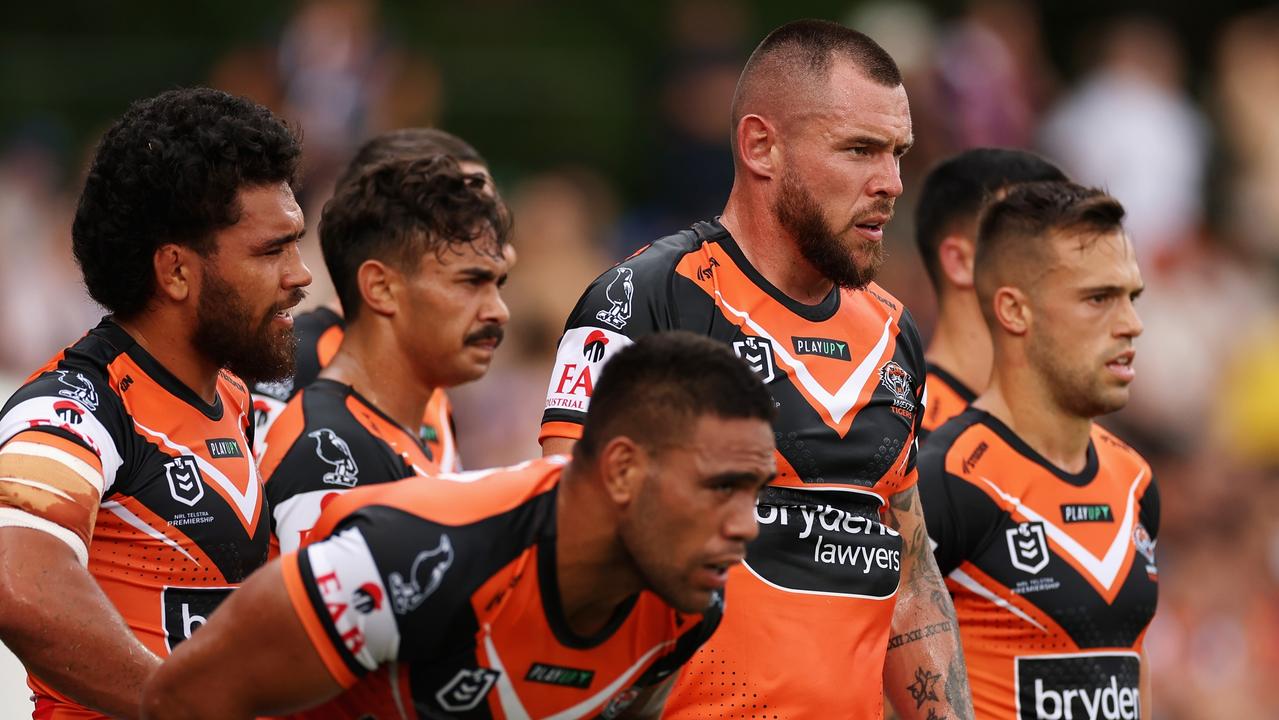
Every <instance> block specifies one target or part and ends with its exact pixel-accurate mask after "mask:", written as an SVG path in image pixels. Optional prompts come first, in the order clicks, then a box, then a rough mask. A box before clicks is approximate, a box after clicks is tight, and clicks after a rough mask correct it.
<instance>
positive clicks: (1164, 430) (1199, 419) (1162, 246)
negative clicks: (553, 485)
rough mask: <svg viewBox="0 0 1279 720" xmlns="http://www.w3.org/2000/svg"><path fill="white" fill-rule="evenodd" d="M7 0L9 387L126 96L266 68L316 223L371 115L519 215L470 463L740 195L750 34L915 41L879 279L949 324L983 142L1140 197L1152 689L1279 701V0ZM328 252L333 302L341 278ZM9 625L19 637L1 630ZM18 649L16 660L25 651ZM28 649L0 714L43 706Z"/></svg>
mask: <svg viewBox="0 0 1279 720" xmlns="http://www.w3.org/2000/svg"><path fill="white" fill-rule="evenodd" d="M4 15H5V22H3V23H0V56H3V57H4V63H3V65H2V66H0V98H3V101H0V394H2V395H3V396H5V397H7V396H8V394H9V392H11V390H12V389H13V388H14V387H15V386H16V384H17V383H18V382H19V381H20V380H21V378H22V377H24V376H25V375H26V374H27V373H29V372H30V371H31V370H33V369H34V368H35V367H36V366H38V365H39V364H40V363H42V362H43V361H44V360H45V359H46V358H48V357H49V356H50V355H51V354H52V353H54V352H56V351H57V350H58V349H59V348H61V347H63V346H64V345H66V344H68V343H70V342H72V341H73V340H74V339H75V338H76V337H77V336H78V335H79V334H80V333H82V332H83V331H84V330H85V329H86V328H88V327H90V326H91V325H92V324H93V323H94V321H95V320H96V317H97V314H98V312H99V311H98V309H97V308H96V307H95V306H94V305H93V303H92V302H91V301H90V300H89V299H88V298H87V297H86V295H85V293H84V291H83V287H82V285H81V283H80V280H79V273H78V270H77V268H76V267H75V264H74V261H73V260H72V259H71V254H70V250H69V233H70V224H71V223H70V218H71V213H72V211H73V208H74V203H75V199H76V196H77V194H78V192H79V187H80V178H81V174H82V172H83V165H84V158H85V157H86V156H87V154H88V152H89V150H90V148H91V147H92V143H93V142H95V140H96V137H97V134H98V133H99V132H101V129H102V128H103V126H104V124H105V123H107V122H108V121H109V120H110V119H111V118H113V117H115V116H117V115H119V114H120V113H121V112H122V111H123V109H124V107H125V106H126V105H127V103H128V102H129V101H130V100H132V99H136V98H141V97H145V96H148V95H152V94H154V93H156V92H158V91H160V90H162V89H165V88H168V87H173V86H175V85H186V84H210V85H213V86H215V87H219V88H222V89H225V90H228V91H231V92H235V93H239V94H243V95H247V96H249V97H252V98H254V99H256V100H258V101H259V102H262V103H264V104H266V105H268V106H269V107H271V108H272V109H273V110H275V111H276V112H278V113H280V114H282V115H283V116H284V117H286V118H287V119H289V120H290V121H291V122H293V123H295V124H296V125H297V126H299V127H300V128H301V129H302V130H303V134H304V139H305V149H306V151H305V152H306V154H305V167H306V175H305V178H304V181H303V183H304V184H303V187H302V189H301V192H300V197H301V199H302V203H303V207H304V209H305V211H306V213H307V218H308V224H309V225H310V226H311V229H312V232H311V233H310V234H308V236H307V238H306V240H305V244H306V252H307V257H308V260H309V261H310V263H311V265H312V267H313V269H320V268H322V266H323V263H322V261H321V260H320V256H319V252H318V246H317V244H316V240H315V233H314V225H315V223H316V222H317V221H318V219H319V216H320V209H321V208H322V206H323V203H324V201H325V200H326V199H327V197H328V195H329V194H330V192H331V189H332V183H333V179H334V174H335V173H336V172H337V170H338V169H340V168H341V167H342V165H343V164H344V163H345V162H346V161H347V159H348V157H349V155H350V153H351V151H352V149H353V148H354V147H355V146H357V145H358V144H359V143H360V142H361V141H362V140H363V139H365V138H366V137H368V136H369V135H371V134H374V133H377V132H381V131H384V130H387V129H390V128H394V127H403V126H409V125H439V126H441V127H443V128H445V129H447V130H450V131H452V132H455V133H457V134H459V135H461V136H462V137H464V138H466V139H467V140H468V141H470V142H471V143H472V144H474V145H475V147H476V148H478V149H479V150H480V151H481V152H482V153H483V154H484V155H485V156H486V157H487V158H488V160H489V161H490V163H491V164H492V167H493V170H494V174H495V176H496V178H497V181H498V184H499V186H500V187H501V190H502V193H503V194H504V196H505V197H506V198H507V199H508V201H509V202H510V204H511V206H512V208H513V210H514V213H515V217H516V229H515V240H514V242H515V246H516V248H517V249H518V252H519V256H520V257H519V262H518V264H517V265H516V266H515V268H514V271H513V273H512V276H511V280H510V283H509V286H508V290H507V298H508V301H509V303H510V305H511V310H512V320H511V325H510V329H509V333H508V336H507V342H506V343H505V344H504V345H503V347H502V349H501V350H500V351H499V353H498V357H497V360H496V361H495V363H494V366H493V369H492V371H491V372H490V373H489V375H488V377H486V378H485V379H484V380H482V381H480V382H478V383H475V384H473V385H470V386H467V387H465V388H461V389H459V390H458V391H457V392H456V393H454V394H453V397H454V402H455V404H456V407H457V421H458V436H459V439H460V442H461V446H462V453H463V460H464V462H465V463H466V464H467V465H468V466H469V467H473V468H474V467H481V466H487V465H493V464H502V463H510V462H515V461H518V460H521V459H524V458H527V457H529V456H531V455H534V454H537V453H538V448H537V443H536V434H537V425H538V420H539V417H540V413H541V407H542V401H543V398H544V395H545V391H546V384H547V382H548V380H549V372H550V367H551V363H552V360H553V353H554V348H555V343H556V339H557V337H558V334H559V332H560V330H561V327H562V322H563V320H564V318H565V317H566V316H567V314H568V312H569V311H570V309H571V308H572V306H573V304H574V303H575V302H576V300H577V294H578V292H580V290H581V289H582V288H583V287H584V286H585V285H586V283H587V282H588V281H589V280H590V279H591V278H593V277H594V276H595V275H597V274H599V273H600V272H601V271H603V270H604V269H605V268H607V267H608V266H609V265H610V264H611V263H613V262H616V261H617V260H619V259H621V258H622V257H624V256H625V255H627V254H629V253H630V252H632V251H634V250H635V249H637V248H638V247H639V246H641V245H642V244H644V243H646V242H649V241H651V240H653V239H655V238H656V237H658V236H660V235H662V234H666V233H669V232H672V231H674V230H677V229H679V228H681V227H685V226H687V225H688V224H690V223H691V222H692V221H694V220H697V219H702V218H706V217H709V216H711V215H713V214H714V213H715V212H717V211H718V209H719V208H720V207H722V203H723V200H724V198H725V197H726V196H727V193H728V189H729V184H730V183H731V180H732V161H731V156H730V154H729V150H728V136H729V128H728V120H727V116H728V106H729V100H730V99H731V97H732V93H733V89H734V85H735V81H736V76H737V73H738V70H739V68H740V66H741V63H742V62H743V60H744V59H745V57H746V54H747V53H748V52H749V51H750V49H751V48H752V47H753V46H754V44H755V43H756V42H758V40H759V39H760V38H761V37H762V35H763V34H764V33H765V32H766V31H767V30H768V29H770V28H772V27H775V26H776V25H778V24H780V23H782V22H785V21H786V20H789V19H793V18H795V17H803V16H815V17H827V18H832V19H838V20H842V21H844V22H846V23H848V24H849V25H851V26H853V27H856V28H859V29H861V30H863V31H865V32H868V33H869V34H870V35H871V36H873V37H875V38H877V39H878V40H879V41H880V42H881V43H883V44H884V45H885V47H887V48H888V50H889V51H890V52H891V53H892V54H893V56H894V57H895V58H896V59H897V60H898V62H899V63H900V65H901V67H902V71H903V74H904V76H905V78H906V87H907V91H908V93H909V94H910V98H911V106H912V114H913V117H914V130H915V134H916V145H915V149H914V150H913V151H912V152H911V154H910V155H908V156H907V157H906V158H905V160H904V161H903V165H902V167H903V174H904V180H905V183H906V193H905V195H904V196H903V198H902V199H901V200H900V202H899V205H898V212H897V219H896V220H894V222H893V223H892V224H891V225H890V226H889V228H888V233H887V234H888V238H887V244H888V248H889V252H890V258H889V262H888V264H887V265H886V266H885V268H884V270H883V272H882V275H881V283H882V284H883V285H885V286H886V287H887V288H888V289H890V290H891V291H893V292H894V293H896V294H898V296H899V297H901V298H902V299H903V300H904V301H905V302H906V303H907V305H908V306H910V308H911V309H912V311H913V312H914V314H915V316H916V317H917V318H919V319H920V322H921V325H922V327H923V330H924V332H928V330H929V328H930V326H931V322H932V316H933V298H932V297H931V296H930V295H929V291H928V290H927V289H926V288H927V287H928V284H927V282H925V281H924V278H923V270H922V267H921V266H920V264H919V261H918V258H917V257H916V256H915V254H914V250H913V242H911V233H912V232H913V228H912V227H911V226H910V220H909V218H910V217H911V214H912V213H911V212H910V210H911V207H910V206H911V203H912V202H913V199H914V193H915V189H916V187H917V184H918V181H919V179H920V178H921V177H922V175H923V173H924V172H925V171H926V170H927V169H928V167H929V166H930V165H931V164H933V163H934V162H936V161H937V160H939V159H941V158H943V157H945V156H947V155H949V154H951V153H953V152H956V151H959V150H962V149H964V148H968V147H973V146H977V145H1001V146H1011V147H1027V148H1032V149H1037V150H1039V151H1040V152H1043V153H1044V154H1046V155H1048V156H1049V157H1051V158H1052V159H1054V160H1055V161H1057V162H1058V163H1060V164H1061V165H1062V166H1063V167H1065V168H1066V169H1067V170H1068V171H1069V172H1070V173H1071V174H1072V175H1074V176H1075V177H1076V178H1077V179H1079V180H1081V181H1083V182H1087V183H1090V184H1096V185H1101V186H1104V187H1106V188H1108V189H1109V190H1110V191H1111V192H1113V193H1114V194H1116V195H1117V196H1118V197H1119V198H1120V199H1121V200H1122V201H1123V202H1124V204H1125V206H1126V207H1127V208H1128V212H1129V229H1130V230H1131V233H1132V235H1133V238H1134V242H1135V243H1136V245H1137V247H1138V251H1139V253H1140V256H1141V262H1142V268H1143V272H1144V275H1145V279H1146V283H1147V291H1146V293H1145V295H1144V297H1143V298H1142V300H1141V301H1140V303H1139V308H1140V309H1141V311H1142V315H1143V320H1144V322H1145V326H1146V333H1145V335H1144V336H1143V337H1142V338H1141V339H1140V340H1139V341H1138V346H1137V347H1138V356H1137V360H1136V364H1137V368H1138V372H1139V378H1138V380H1137V383H1136V385H1135V386H1134V395H1133V401H1132V403H1131V405H1130V406H1129V407H1128V408H1127V409H1125V410H1124V411H1123V412H1121V413H1118V414H1116V415H1115V416H1113V417H1111V418H1107V420H1106V423H1107V424H1108V425H1111V426H1113V427H1115V428H1116V429H1117V430H1118V431H1119V432H1120V433H1121V434H1123V436H1124V437H1125V438H1128V439H1130V440H1131V441H1132V442H1133V444H1135V445H1136V446H1138V447H1139V448H1140V449H1141V450H1142V451H1143V452H1144V453H1145V454H1146V456H1147V457H1148V458H1150V460H1151V462H1152V464H1153V465H1154V466H1155V469H1156V472H1157V474H1158V477H1159V480H1160V482H1161V488H1162V490H1161V495H1162V498H1163V515H1164V519H1163V523H1162V527H1161V531H1160V540H1159V554H1160V577H1161V578H1162V585H1163V587H1162V588H1161V595H1160V608H1159V612H1158V614H1157V616H1156V620H1155V624H1154V625H1153V626H1152V628H1151V629H1150V631H1149V634H1148V651H1149V654H1150V657H1151V662H1152V665H1153V669H1154V682H1155V689H1156V696H1155V703H1154V706H1155V717H1156V718H1160V719H1161V720H1164V719H1166V720H1198V719H1200V718H1204V719H1207V718H1214V719H1215V718H1279V684H1276V683H1274V682H1273V681H1272V679H1271V675H1272V671H1273V668H1275V667H1279V111H1277V108H1279V10H1277V9H1276V8H1275V7H1273V6H1264V5H1263V4H1261V3H1257V2H1246V1H1236V0H1219V1H1218V2H1214V3H1211V4H1203V3H1201V4H1184V5H1176V6H1169V5H1167V4H1164V3H1154V2H1120V1H1117V0H1109V1H1106V2H1102V1H1101V0H1079V1H1078V2H1074V3H1069V4H1059V3H1046V2H1041V3H1035V2H1018V1H1015V0H972V1H971V2H963V1H962V0H959V1H955V0H950V1H945V2H943V1H942V0H936V1H934V2H896V1H888V0H885V1H883V2H861V3H850V2H833V1H819V0H796V1H795V2H792V3H788V4H786V5H785V7H784V8H783V7H782V6H779V5H777V4H776V3H768V2H765V1H764V0H687V1H683V2H680V1H676V0H671V1H668V2H660V3H625V4H623V3H529V2H521V1H520V0H484V1H483V2H477V3H466V4H443V3H434V4H426V3H412V2H407V1H406V0H399V1H397V2H392V1H391V0H384V1H383V2H376V1H375V0H309V1H302V2H295V3H285V4H267V5H263V4H260V3H252V2H249V1H248V0H224V1H223V2H220V3H216V4H201V3H197V4H190V5H185V6H182V7H181V8H179V7H178V6H173V5H161V6H155V5H152V4H140V5H126V6H113V7H107V6H105V5H103V4H101V3H88V2H84V1H75V2H70V3H63V4H60V5H59V6H58V8H57V10H56V11H55V10H53V9H51V8H50V7H49V6H40V5H39V4H35V5H16V6H13V7H11V8H7V9H6V10H5V11H4ZM323 276H324V273H322V272H318V273H317V275H316V277H317V283H316V286H315V288H314V291H313V292H312V295H311V298H310V299H309V300H308V303H311V304H315V303H320V302H324V301H325V300H327V299H329V298H330V297H331V293H332V291H331V288H329V287H328V285H327V282H326V281H324V280H323ZM0 654H2V653H0ZM6 662H8V663H10V666H11V667H8V668H6V666H5V665H4V663H6ZM20 672H21V671H20V668H18V667H17V666H16V665H14V664H13V661H12V660H11V659H4V658H0V716H4V717H16V716H19V715H20V713H21V712H23V711H22V709H21V708H22V697H23V695H24V691H23V690H22V688H21V681H20V677H21V675H20Z"/></svg>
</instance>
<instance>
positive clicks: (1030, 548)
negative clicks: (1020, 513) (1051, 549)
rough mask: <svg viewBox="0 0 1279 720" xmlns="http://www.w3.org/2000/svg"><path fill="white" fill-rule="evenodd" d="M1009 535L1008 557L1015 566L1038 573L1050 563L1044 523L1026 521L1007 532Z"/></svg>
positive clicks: (1034, 573) (1033, 573)
mask: <svg viewBox="0 0 1279 720" xmlns="http://www.w3.org/2000/svg"><path fill="white" fill-rule="evenodd" d="M1005 535H1006V536H1007V537H1008V557H1009V558H1010V559H1011V560H1012V563H1013V567H1015V568H1017V569H1018V570H1024V571H1026V572H1028V573H1030V574H1031V575H1036V574H1038V573H1039V571H1040V570H1043V569H1044V567H1046V566H1047V565H1048V540H1047V538H1045V537H1044V524H1043V523H1041V522H1024V523H1021V524H1019V525H1018V526H1017V527H1015V528H1009V529H1008V531H1007V532H1006V533H1005Z"/></svg>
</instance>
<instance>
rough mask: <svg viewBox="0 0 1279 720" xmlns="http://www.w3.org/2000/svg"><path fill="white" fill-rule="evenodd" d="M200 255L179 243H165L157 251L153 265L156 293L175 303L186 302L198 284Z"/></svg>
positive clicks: (152, 258)
mask: <svg viewBox="0 0 1279 720" xmlns="http://www.w3.org/2000/svg"><path fill="white" fill-rule="evenodd" d="M198 257H199V254H198V253H196V252H195V251H194V250H192V249H191V248H189V247H185V246H182V245H178V244H177V243H165V244H164V245H161V246H160V247H158V248H156V249H155V255H153V256H152V257H151V264H152V266H153V268H154V271H155V286H156V292H158V293H159V294H160V295H162V296H163V297H166V298H168V299H169V300H172V301H173V302H179V303H180V302H184V301H186V299H187V298H188V297H190V296H191V291H192V287H193V286H194V285H195V284H196V283H197V282H198V281H197V280H196V277H197V276H198V275H199V267H198V266H197V263H198V262H200V260H198V259H197V258H198Z"/></svg>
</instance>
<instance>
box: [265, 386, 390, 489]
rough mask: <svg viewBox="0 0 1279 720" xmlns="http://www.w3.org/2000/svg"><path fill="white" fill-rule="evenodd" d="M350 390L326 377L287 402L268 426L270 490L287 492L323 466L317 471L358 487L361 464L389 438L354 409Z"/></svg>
mask: <svg viewBox="0 0 1279 720" xmlns="http://www.w3.org/2000/svg"><path fill="white" fill-rule="evenodd" d="M351 395H352V389H351V387H350V386H349V385H345V384H343V383H339V382H336V381H333V380H327V379H323V378H321V379H319V380H316V381H315V382H313V383H311V384H310V385H308V386H306V387H305V388H302V389H301V390H299V391H298V393H297V394H296V395H294V396H293V398H292V399H290V400H289V402H288V403H286V404H285V406H284V410H283V411H281V412H280V414H279V416H278V417H277V418H276V419H275V421H274V422H272V423H271V425H270V428H269V429H268V430H267V435H266V441H265V446H266V452H265V453H263V455H262V458H261V470H262V476H263V478H264V479H265V480H266V481H267V489H268V493H270V494H273V495H275V494H278V493H280V492H288V491H289V488H288V487H287V486H292V485H295V484H297V483H301V482H302V480H303V478H305V477H310V476H312V475H315V473H313V472H310V470H311V469H314V468H319V469H321V470H323V471H324V472H321V473H320V474H319V475H318V477H323V478H325V480H324V482H325V483H327V484H330V485H333V486H336V487H341V488H349V487H354V486H355V485H356V483H357V482H358V479H359V472H360V467H361V466H364V465H367V464H369V462H370V460H372V459H373V458H374V457H376V456H377V455H378V454H384V453H385V452H387V451H386V449H385V442H384V441H383V440H381V439H380V438H377V437H374V435H373V434H372V433H370V432H369V430H368V428H366V427H364V425H363V424H362V423H360V421H359V419H358V418H356V416H355V414H354V413H352V411H351V407H350V405H349V404H348V400H349V399H350V397H351ZM294 490H296V488H295V489H294ZM279 500H280V498H276V501H277V502H278V501H279Z"/></svg>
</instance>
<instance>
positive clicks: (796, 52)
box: [732, 20, 902, 142]
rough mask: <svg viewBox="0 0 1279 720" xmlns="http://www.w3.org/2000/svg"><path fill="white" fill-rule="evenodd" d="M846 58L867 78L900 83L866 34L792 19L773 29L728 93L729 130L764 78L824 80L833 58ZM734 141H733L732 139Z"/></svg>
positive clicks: (898, 74)
mask: <svg viewBox="0 0 1279 720" xmlns="http://www.w3.org/2000/svg"><path fill="white" fill-rule="evenodd" d="M836 55H839V56H840V57H844V58H847V59H849V60H851V61H852V62H853V63H854V64H855V65H857V67H859V68H861V70H862V72H864V73H866V76H867V77H869V78H870V79H871V80H874V81H875V82H877V83H879V84H880V85H883V86H885V87H897V86H898V85H901V84H902V75H901V71H900V70H898V69H897V63H896V62H895V61H894V60H893V58H892V56H891V55H889V54H888V52H887V51H886V50H884V48H882V47H880V46H879V43H876V42H875V41H874V40H872V39H870V37H868V36H867V35H865V34H863V33H860V32H857V31H856V30H853V29H851V28H847V27H844V26H843V25H840V24H838V23H833V22H830V21H827V20H795V21H793V22H788V23H786V24H785V25H782V26H781V27H779V28H777V29H776V30H774V31H772V32H771V33H769V34H768V36H767V37H765V38H764V39H763V40H762V41H761V42H760V44H759V46H758V47H756V48H755V51H754V52H752V53H751V56H750V58H749V59H748V60H747V61H746V66H745V67H744V68H742V75H741V77H740V78H739V79H738V81H737V91H736V92H735V93H734V94H733V114H732V120H733V128H734V136H736V128H737V124H738V123H739V122H741V119H742V117H743V116H745V115H746V111H745V105H746V102H747V100H748V99H749V97H750V96H751V95H752V94H754V93H755V92H757V86H758V85H761V84H763V83H764V82H767V81H773V82H789V83H791V84H794V83H795V82H803V81H808V82H812V81H814V80H826V79H827V78H829V77H830V73H831V68H832V67H833V66H834V64H835V56H836ZM734 142H736V139H734Z"/></svg>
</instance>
